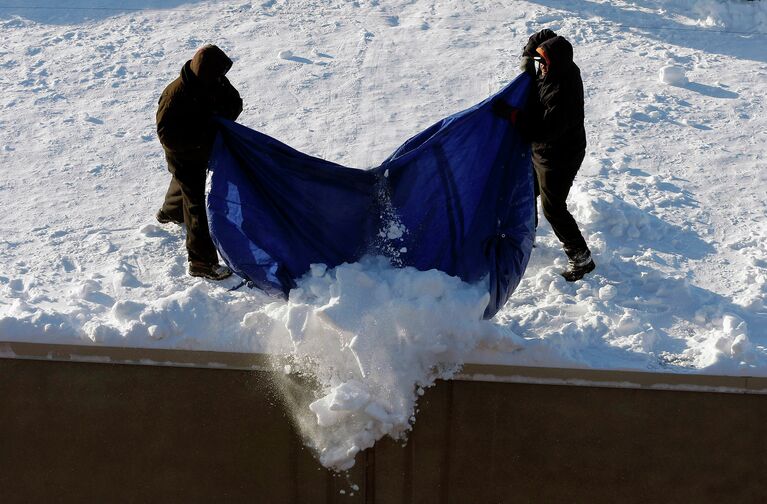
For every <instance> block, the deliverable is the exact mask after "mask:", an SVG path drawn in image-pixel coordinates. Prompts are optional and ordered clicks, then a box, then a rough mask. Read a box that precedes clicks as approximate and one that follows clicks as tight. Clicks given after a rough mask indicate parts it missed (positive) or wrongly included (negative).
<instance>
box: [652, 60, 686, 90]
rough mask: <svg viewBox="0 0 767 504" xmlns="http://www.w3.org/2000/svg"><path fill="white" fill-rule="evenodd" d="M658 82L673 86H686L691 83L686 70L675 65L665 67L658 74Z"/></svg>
mask: <svg viewBox="0 0 767 504" xmlns="http://www.w3.org/2000/svg"><path fill="white" fill-rule="evenodd" d="M658 80H659V81H660V82H662V83H664V84H669V85H671V86H684V85H685V84H687V83H688V82H689V81H688V80H687V76H686V75H685V71H684V68H682V67H680V66H675V65H668V66H664V67H663V68H661V69H660V71H659V72H658Z"/></svg>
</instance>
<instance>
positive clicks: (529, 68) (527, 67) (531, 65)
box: [519, 56, 536, 77]
mask: <svg viewBox="0 0 767 504" xmlns="http://www.w3.org/2000/svg"><path fill="white" fill-rule="evenodd" d="M519 69H520V70H522V71H523V72H525V73H527V74H530V75H531V76H533V77H535V75H536V74H535V60H534V59H533V58H531V57H530V56H522V60H521V61H520V62H519Z"/></svg>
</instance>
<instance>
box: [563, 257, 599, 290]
mask: <svg viewBox="0 0 767 504" xmlns="http://www.w3.org/2000/svg"><path fill="white" fill-rule="evenodd" d="M567 255H568V256H569V261H568V268H567V270H566V271H563V272H562V276H563V277H565V280H567V281H568V282H575V281H576V280H580V279H581V278H583V277H584V275H586V273H589V272H591V271H594V268H596V267H597V265H596V264H594V260H593V259H592V258H591V252H590V251H589V249H586V250H581V251H579V252H574V253H572V254H569V253H568V254H567Z"/></svg>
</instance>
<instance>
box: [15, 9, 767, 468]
mask: <svg viewBox="0 0 767 504" xmlns="http://www.w3.org/2000/svg"><path fill="white" fill-rule="evenodd" d="M0 27H2V28H1V29H2V33H3V39H4V42H3V45H2V46H1V47H0V69H2V70H1V71H0V166H2V167H3V170H0V202H2V209H3V212H2V214H1V215H0V266H2V268H1V269H0V341H27V342H48V343H57V344H67V343H72V344H81V345H82V344H87V345H96V346H97V345H107V346H126V347H139V348H172V349H193V350H211V351H233V352H268V353H271V354H273V355H275V356H276V359H284V360H285V362H283V364H282V366H281V367H280V368H279V369H284V368H285V366H288V367H289V370H288V373H287V374H283V377H284V382H285V383H284V388H285V393H286V394H288V393H289V390H290V386H289V385H290V383H292V382H293V380H296V379H301V380H309V381H311V382H312V383H313V384H314V385H313V387H312V390H311V392H312V393H311V394H310V397H301V398H300V400H298V399H297V400H296V401H295V402H294V414H295V415H296V417H297V418H298V419H299V424H300V425H301V426H302V429H303V432H304V433H305V435H306V437H307V440H308V442H309V443H311V444H312V445H313V446H314V447H315V448H316V449H317V450H318V451H319V452H320V453H321V457H324V458H323V460H324V461H325V463H326V464H328V465H333V466H335V467H348V465H349V463H350V460H352V457H353V454H354V453H356V452H357V451H358V450H361V449H364V447H365V446H369V445H370V444H371V443H372V442H374V441H375V439H377V438H379V437H380V436H382V435H384V434H390V435H392V436H395V437H396V436H399V435H403V434H405V433H406V431H407V429H408V428H409V426H410V425H412V422H413V421H414V420H413V415H414V412H415V406H416V399H417V397H418V395H419V394H421V393H423V388H424V387H428V386H429V385H430V384H431V383H433V380H434V379H436V378H439V377H450V376H452V374H453V373H454V372H456V371H457V370H458V369H459V367H460V364H461V363H462V362H474V363H500V364H510V365H527V366H557V367H562V366H570V367H585V368H596V369H630V370H643V371H664V372H674V373H691V372H695V373H702V374H730V375H738V376H767V196H765V194H767V191H765V190H764V187H765V184H766V183H767V170H765V159H766V156H767V118H766V117H767V114H766V113H765V112H766V111H765V108H766V107H767V99H766V98H767V96H766V95H767V49H765V47H767V46H765V42H766V41H767V3H765V2H764V1H755V2H746V1H740V0H728V1H724V0H669V1H659V0H638V1H632V2H626V1H618V2H606V1H599V0H595V1H590V2H577V1H574V0H565V1H562V2H538V3H534V2H524V1H521V2H514V3H509V4H505V3H500V2H495V1H493V0H477V1H475V2H471V3H469V2H459V1H457V0H448V1H445V2H433V1H430V0H415V1H413V0H392V1H389V2H378V1H376V0H370V1H367V0H359V1H356V2H347V1H342V0H310V1H308V2H295V1H290V0H273V1H269V2H250V1H247V0H239V1H220V2H208V1H193V0H189V1H182V0H153V1H148V0H130V1H127V2H126V1H120V2H118V1H116V0H103V1H99V2H95V1H92V0H81V1H80V2H78V4H77V5H70V3H69V2H62V1H60V0H46V1H42V0H39V1H38V0H32V1H29V2H25V6H24V7H0ZM544 27H548V28H552V29H554V30H556V31H558V32H559V33H561V34H563V35H565V36H566V37H568V38H569V39H570V40H571V41H572V42H573V45H574V49H575V59H576V61H577V62H578V64H579V66H580V68H581V70H582V75H583V79H584V83H585V90H586V110H587V113H586V116H587V117H586V121H587V124H586V128H587V134H588V139H589V147H588V150H587V156H586V159H585V161H584V164H583V167H582V169H581V172H580V173H579V175H578V177H577V179H576V182H575V186H574V188H573V192H572V195H571V198H570V207H571V209H572V210H573V212H574V215H575V216H576V219H577V220H578V222H579V223H580V224H581V226H582V229H583V231H584V234H585V236H586V238H587V240H588V241H589V244H590V245H591V247H592V251H593V253H594V257H595V260H596V263H597V269H596V270H595V272H594V273H593V274H591V275H589V276H588V277H587V278H586V279H585V280H583V281H581V282H578V283H575V284H568V283H567V282H565V281H564V280H563V279H562V278H561V277H560V276H559V271H561V270H562V269H563V268H564V266H565V257H564V254H563V253H562V251H561V247H560V245H559V243H558V241H557V239H556V237H555V236H554V235H553V233H552V231H551V228H550V226H549V225H548V223H546V222H545V219H542V220H541V225H540V227H539V234H538V237H537V239H536V244H537V248H536V249H535V250H534V252H533V255H532V259H531V262H530V265H529V267H528V271H527V273H526V275H525V278H524V279H523V281H522V283H521V284H520V286H519V288H518V290H517V292H515V294H514V296H513V297H512V299H511V300H510V301H509V303H508V304H507V306H506V307H505V308H504V309H503V310H502V311H501V312H500V313H499V314H498V315H497V316H496V318H495V319H494V320H492V321H482V320H480V319H479V317H478V315H477V313H481V307H480V304H481V301H482V292H483V286H482V285H465V284H462V283H461V282H458V281H457V280H455V279H450V278H447V277H446V276H445V275H442V274H441V273H439V272H434V271H430V272H416V271H413V270H408V269H404V270H400V269H396V268H391V267H388V266H386V265H385V264H382V263H381V262H380V261H379V260H378V259H376V258H372V257H371V258H367V259H366V260H365V261H363V262H361V263H359V264H353V265H343V266H341V267H338V268H336V269H330V270H328V269H326V268H325V267H323V266H321V265H316V266H315V267H313V268H312V270H311V271H310V272H308V273H307V276H306V277H305V278H304V279H303V280H302V281H301V282H300V286H299V289H297V290H296V291H294V292H293V293H291V298H290V300H289V301H287V302H286V301H282V300H275V299H273V298H270V297H268V296H266V295H265V294H263V293H260V292H258V291H250V290H248V289H240V290H237V291H229V290H228V289H229V288H231V287H233V286H235V285H236V284H237V283H238V281H237V280H236V279H230V280H227V281H224V282H221V283H212V282H206V281H201V280H199V279H194V278H191V277H189V276H187V275H186V254H185V250H184V245H183V242H184V239H183V237H184V232H183V229H181V228H179V227H177V226H173V225H165V226H161V225H158V224H157V223H156V222H155V221H154V218H153V215H154V213H155V211H156V210H157V209H158V208H159V206H160V204H161V201H162V197H163V195H164V192H165V189H166V188H167V184H168V180H169V175H168V173H167V171H166V168H165V162H164V159H163V155H162V150H161V148H160V146H159V143H158V142H157V139H156V135H155V132H154V113H155V109H156V103H157V98H158V97H159V94H160V92H161V91H162V89H163V88H164V86H165V85H167V84H168V83H169V82H170V81H171V80H172V79H173V78H175V77H176V75H177V74H178V71H179V69H180V67H181V65H182V64H183V63H184V61H186V60H187V59H188V58H189V57H191V55H192V54H193V52H194V50H195V49H196V48H198V47H199V46H201V45H203V44H205V43H216V44H218V45H219V46H221V47H222V48H223V49H224V50H225V51H227V53H228V54H230V56H231V57H232V58H233V60H234V62H235V63H234V66H233V68H232V70H231V71H230V73H229V77H230V79H231V81H232V82H233V83H234V84H235V86H237V87H238V89H239V90H240V92H241V94H242V96H243V98H244V100H245V110H244V112H243V114H242V116H241V118H240V121H241V122H242V123H243V124H245V125H247V126H250V127H253V128H255V129H258V130H260V131H263V132H265V133H267V134H269V135H272V136H275V137H276V138H278V139H280V140H282V141H285V142H286V143H288V144H290V145H291V146H293V147H295V148H297V149H299V150H302V151H304V152H307V153H309V154H312V155H316V156H319V157H322V158H325V159H328V160H330V161H335V162H339V163H342V164H344V165H348V166H358V167H360V168H366V167H370V166H375V165H377V164H378V163H380V162H381V161H382V160H383V159H385V158H386V156H388V155H389V154H390V153H391V152H392V150H393V149H394V148H396V147H397V146H398V145H400V144H401V143H402V142H403V141H404V140H405V139H407V138H408V137H410V136H411V135H413V134H415V133H417V132H419V131H421V130H422V129H424V128H425V127H428V126H429V125H431V124H432V123H433V122H435V121H436V120H438V119H440V118H442V117H444V116H446V115H449V114H451V113H454V112H457V111H459V110H462V109H464V108H466V107H468V106H471V105H473V104H474V103H476V102H479V101H481V100H482V99H484V98H485V97H487V96H488V95H490V94H491V93H493V92H495V91H497V90H498V89H500V88H501V87H502V86H503V85H504V84H505V83H507V82H508V81H509V80H511V79H512V78H514V77H515V75H516V73H517V60H518V55H519V52H520V50H521V47H522V45H523V44H524V42H525V41H526V40H527V37H528V36H529V35H530V34H532V33H533V32H535V31H537V30H539V29H541V28H544ZM388 217H390V219H389V221H390V224H389V225H388V226H387V227H386V228H384V229H381V230H380V233H381V237H382V239H383V238H392V237H397V236H402V233H406V232H407V230H406V229H404V228H403V227H402V226H401V224H400V223H399V222H398V221H397V219H396V215H390V216H388ZM382 250H383V251H384V252H386V253H389V254H390V255H392V256H395V258H396V255H397V252H398V251H397V250H385V249H382Z"/></svg>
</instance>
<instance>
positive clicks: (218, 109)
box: [157, 45, 242, 280]
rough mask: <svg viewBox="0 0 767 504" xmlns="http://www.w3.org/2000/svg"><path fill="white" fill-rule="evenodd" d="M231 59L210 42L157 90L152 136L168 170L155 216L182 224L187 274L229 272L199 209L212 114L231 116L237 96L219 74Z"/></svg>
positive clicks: (212, 132) (235, 113)
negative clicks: (159, 93) (169, 176)
mask: <svg viewBox="0 0 767 504" xmlns="http://www.w3.org/2000/svg"><path fill="white" fill-rule="evenodd" d="M231 67H232V60H231V59H229V57H227V55H226V54H224V52H223V51H222V50H221V49H219V48H218V47H216V46H214V45H207V46H205V47H202V48H201V49H199V50H198V51H197V52H196V53H195V55H194V57H193V58H192V59H191V60H190V61H187V62H186V64H185V65H184V67H183V68H182V69H181V75H180V76H179V77H178V78H177V79H176V80H174V81H173V82H171V83H170V84H169V85H168V87H166V88H165V91H163V93H162V96H161V97H160V101H159V107H158V109H157V136H159V137H160V143H162V146H163V148H164V150H165V159H166V160H167V161H168V171H170V173H171V174H172V176H173V177H172V179H171V182H170V186H169V187H168V192H167V193H166V195H165V202H164V203H163V206H162V208H161V209H160V211H159V212H157V220H158V221H159V222H160V223H162V224H165V223H167V222H175V223H177V224H182V223H185V224H186V249H187V254H188V258H189V274H190V275H192V276H198V277H204V278H209V279H212V280H221V279H224V278H226V277H228V276H230V275H231V274H232V272H231V270H230V269H229V268H227V267H226V266H221V265H219V263H218V254H217V252H216V247H215V246H214V245H213V241H212V240H211V238H210V231H209V230H208V217H207V213H206V211H205V178H206V171H207V166H208V158H209V157H210V153H211V149H212V147H213V141H214V140H215V136H216V126H215V122H214V120H213V116H214V115H219V116H222V117H225V118H227V119H231V120H235V119H236V118H237V116H238V115H240V112H242V99H241V98H240V94H239V93H238V92H237V90H236V89H235V88H234V87H233V86H232V85H231V84H230V83H229V80H227V78H226V77H225V75H226V73H227V72H228V71H229V69H230V68H231Z"/></svg>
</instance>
